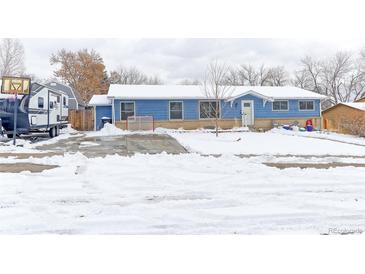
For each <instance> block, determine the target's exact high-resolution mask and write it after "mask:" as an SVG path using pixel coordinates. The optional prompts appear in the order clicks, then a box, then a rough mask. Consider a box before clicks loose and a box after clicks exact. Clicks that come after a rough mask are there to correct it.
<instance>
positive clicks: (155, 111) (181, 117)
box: [89, 85, 326, 129]
mask: <svg viewBox="0 0 365 274" xmlns="http://www.w3.org/2000/svg"><path fill="white" fill-rule="evenodd" d="M325 98H326V97H325V96H323V95H320V94H317V93H314V92H311V91H307V90H303V89H300V88H296V87H289V86H286V87H267V86H264V87H262V86H258V87H249V86H237V87H234V88H233V89H232V93H231V94H230V96H229V98H224V99H221V100H219V102H216V101H215V100H212V98H207V97H206V96H205V95H204V92H203V90H202V87H201V86H192V85H188V86H184V85H111V86H110V88H109V92H108V94H107V95H94V96H93V98H92V99H91V101H90V103H89V105H91V106H94V108H95V128H96V129H99V128H100V126H99V125H101V117H105V116H106V117H111V118H112V121H113V123H114V124H115V125H116V126H118V127H120V128H125V127H126V120H127V117H128V116H152V117H153V119H154V124H155V127H165V128H184V129H196V128H204V127H212V126H214V113H213V110H214V108H215V106H216V104H217V103H218V104H219V110H220V111H219V117H220V118H219V126H220V127H221V128H232V127H240V126H242V125H244V124H247V125H248V126H251V127H254V128H265V129H267V128H272V127H273V125H274V124H286V123H292V122H295V121H297V122H299V123H300V124H301V125H304V124H305V121H306V120H308V119H312V120H313V123H314V126H315V127H320V126H321V100H323V99H325ZM212 106H213V107H212Z"/></svg>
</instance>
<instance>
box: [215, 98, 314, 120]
mask: <svg viewBox="0 0 365 274" xmlns="http://www.w3.org/2000/svg"><path fill="white" fill-rule="evenodd" d="M241 100H253V101H254V115H255V118H291V117H293V118H294V117H295V118H301V117H303V118H305V117H320V115H321V111H320V100H309V101H314V110H313V111H300V110H299V101H301V100H298V99H295V100H288V101H289V110H288V111H273V110H272V102H266V104H265V106H264V100H263V99H261V98H258V97H255V96H253V95H245V96H243V97H240V98H238V99H236V100H235V101H234V103H233V108H232V109H231V110H229V108H228V110H225V109H224V107H223V106H222V110H223V112H222V115H223V117H224V118H235V117H239V115H240V113H241Z"/></svg>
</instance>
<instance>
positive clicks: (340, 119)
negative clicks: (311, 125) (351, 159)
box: [322, 98, 365, 135]
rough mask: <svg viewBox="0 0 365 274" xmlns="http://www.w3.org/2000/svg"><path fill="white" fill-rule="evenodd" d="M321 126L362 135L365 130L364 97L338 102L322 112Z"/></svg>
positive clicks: (335, 130)
mask: <svg viewBox="0 0 365 274" xmlns="http://www.w3.org/2000/svg"><path fill="white" fill-rule="evenodd" d="M322 116H323V127H324V129H327V130H329V131H334V132H339V133H345V134H356V135H362V133H361V132H362V131H364V132H365V98H362V99H360V100H357V101H356V102H353V103H339V104H337V105H335V106H333V107H330V108H328V109H326V110H324V111H323V112H322Z"/></svg>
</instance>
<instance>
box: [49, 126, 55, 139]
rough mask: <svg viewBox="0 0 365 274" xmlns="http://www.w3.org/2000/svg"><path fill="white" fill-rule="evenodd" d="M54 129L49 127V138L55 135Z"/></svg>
mask: <svg viewBox="0 0 365 274" xmlns="http://www.w3.org/2000/svg"><path fill="white" fill-rule="evenodd" d="M55 131H56V129H55V128H54V127H51V128H50V129H49V137H51V138H53V137H55V135H56V133H55Z"/></svg>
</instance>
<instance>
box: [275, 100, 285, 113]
mask: <svg viewBox="0 0 365 274" xmlns="http://www.w3.org/2000/svg"><path fill="white" fill-rule="evenodd" d="M272 110H273V111H287V110H289V102H288V101H286V100H282V101H274V102H273V103H272Z"/></svg>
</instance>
